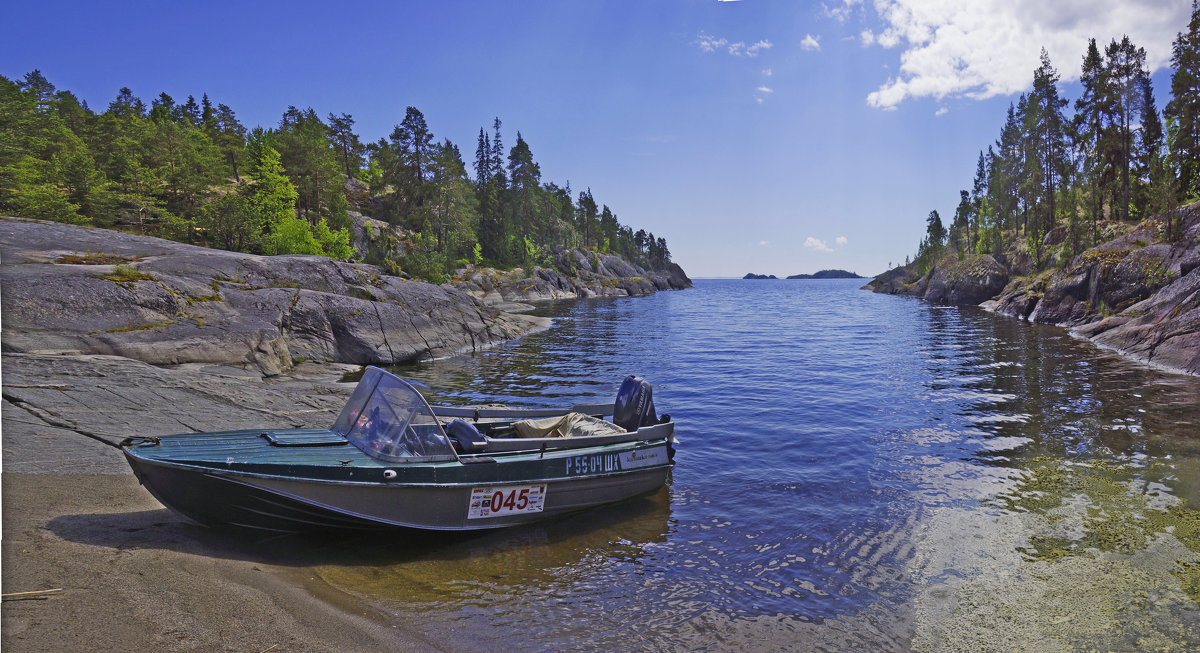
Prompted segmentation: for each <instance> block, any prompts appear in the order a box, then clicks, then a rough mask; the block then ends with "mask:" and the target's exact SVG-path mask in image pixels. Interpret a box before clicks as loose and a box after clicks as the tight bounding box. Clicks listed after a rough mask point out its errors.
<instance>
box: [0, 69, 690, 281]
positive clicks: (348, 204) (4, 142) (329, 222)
mask: <svg viewBox="0 0 1200 653" xmlns="http://www.w3.org/2000/svg"><path fill="white" fill-rule="evenodd" d="M500 127H501V123H500V120H499V119H498V118H497V119H496V120H495V122H494V124H493V125H492V130H491V131H490V132H488V131H485V130H484V129H480V133H479V134H480V135H479V142H478V145H477V148H476V153H475V160H474V162H473V169H474V173H475V174H474V178H472V177H471V176H470V175H469V174H468V171H467V166H466V164H465V163H464V161H463V158H462V153H461V152H460V150H459V148H458V146H457V145H455V144H454V143H452V142H451V141H450V140H448V139H443V140H440V141H439V140H437V139H435V138H434V135H433V134H432V132H431V131H430V129H429V127H428V125H427V124H426V121H425V117H424V116H423V115H422V114H421V112H420V111H418V110H417V109H416V108H414V107H408V109H407V110H406V112H405V114H404V118H403V120H401V122H400V123H399V124H398V125H396V126H395V128H394V129H393V131H392V133H391V134H390V136H389V137H388V138H385V139H380V140H379V141H377V142H375V143H370V144H364V143H363V142H362V141H361V139H360V138H359V136H358V135H357V134H356V133H355V131H354V119H353V117H352V116H351V115H349V114H346V113H342V114H332V113H331V114H329V115H328V116H327V118H326V119H324V120H323V119H322V118H321V117H320V116H318V115H317V114H316V112H315V111H313V110H312V109H311V108H309V109H303V110H301V109H298V108H296V107H289V108H288V110H287V111H286V112H285V113H284V114H283V117H282V118H281V119H280V121H279V124H278V125H277V126H276V127H275V128H273V129H263V128H259V127H256V128H254V129H251V130H247V128H246V127H245V126H244V125H242V124H241V123H240V122H239V121H238V119H237V116H236V115H235V114H234V111H233V110H232V109H231V108H229V107H228V106H226V105H224V104H217V105H215V106H214V105H213V103H212V102H211V101H210V100H209V98H208V96H207V95H202V96H201V99H200V100H199V101H197V100H196V99H195V98H194V97H193V96H189V97H188V98H187V100H186V101H184V102H178V101H176V100H175V99H174V98H172V97H171V96H169V95H167V94H166V93H162V94H160V95H159V96H158V97H157V98H155V99H154V100H152V101H151V103H150V106H146V104H145V103H144V102H142V100H140V99H139V98H137V97H135V96H134V95H133V93H132V92H131V91H130V90H129V89H127V88H123V89H121V91H120V92H119V93H118V94H117V96H116V98H115V99H113V101H112V102H110V103H109V105H108V107H107V108H106V109H105V110H104V111H102V112H99V113H97V112H95V111H93V110H92V109H91V108H89V107H88V106H87V103H86V102H81V101H79V99H78V98H76V97H75V95H74V94H72V93H71V92H69V91H65V90H64V91H60V90H57V89H56V88H55V87H54V86H53V85H52V84H51V83H50V82H49V81H48V80H46V78H45V77H44V76H43V75H42V74H41V73H40V72H39V71H36V70H35V71H33V72H31V73H29V74H27V75H25V77H24V78H23V79H21V80H15V81H14V80H9V79H6V78H4V77H0V213H3V214H6V215H16V216H21V217H30V218H41V219H48V220H56V221H62V222H71V223H76V224H91V225H96V226H101V227H112V228H122V229H127V230H131V231H137V232H139V233H144V234H152V235H158V236H163V237H167V238H173V239H176V240H183V241H187V242H195V243H200V244H206V245H211V246H218V247H223V248H226V249H233V250H238V251H247V252H262V253H268V254H275V253H308V254H324V255H327V256H333V257H338V258H345V257H349V256H351V255H352V253H353V250H352V249H351V248H350V246H349V234H350V227H351V219H350V217H349V213H348V212H349V210H351V209H355V210H358V211H360V212H362V213H365V214H368V215H371V216H372V217H375V218H378V219H380V220H385V221H387V222H388V223H390V224H392V225H395V226H399V227H402V228H404V229H405V230H406V233H408V234H409V235H408V236H407V240H406V242H404V243H403V247H401V248H399V250H400V251H403V252H404V254H403V256H402V257H401V258H400V260H398V261H397V260H390V261H372V262H378V263H384V264H387V265H388V267H389V268H391V269H393V271H395V270H397V269H401V268H402V269H403V270H405V271H407V272H409V273H411V274H414V275H416V276H422V277H426V278H432V279H441V278H444V277H445V274H446V273H447V272H450V271H451V270H453V269H454V268H455V267H463V266H465V265H466V264H467V263H475V264H481V263H488V264H492V265H496V266H500V267H509V266H513V265H534V264H549V263H550V262H551V261H552V260H553V253H554V250H555V248H557V247H585V248H592V249H594V250H596V251H598V252H602V253H615V254H619V255H622V256H624V257H625V258H626V259H628V260H631V261H635V262H638V263H640V264H642V265H645V266H648V267H654V268H661V267H664V266H665V265H666V264H667V263H668V262H669V261H670V253H669V251H668V250H667V245H666V241H665V240H664V239H663V238H661V237H659V238H656V237H655V236H654V235H653V234H649V233H646V232H645V231H644V230H640V229H639V230H637V231H636V232H635V231H634V230H633V229H632V228H631V227H628V226H625V225H622V224H621V223H620V222H619V221H618V220H617V216H616V214H615V213H613V212H612V210H611V209H609V207H607V206H602V207H600V208H598V206H597V203H596V201H595V199H594V198H593V197H592V193H591V190H590V189H588V190H587V191H584V192H581V193H579V195H578V197H577V198H576V197H574V196H573V195H572V191H571V187H570V184H569V183H568V184H566V185H565V186H561V187H560V186H558V185H557V184H554V183H549V182H545V181H543V180H542V174H541V169H540V167H539V166H538V164H537V162H536V161H535V160H534V158H533V153H532V150H531V149H530V146H529V144H528V143H527V142H526V141H525V139H524V138H523V137H522V136H521V134H520V133H519V132H518V133H517V135H516V142H515V143H514V144H513V146H512V147H511V148H510V149H508V150H507V151H506V150H505V148H504V146H503V144H502V135H501V130H500Z"/></svg>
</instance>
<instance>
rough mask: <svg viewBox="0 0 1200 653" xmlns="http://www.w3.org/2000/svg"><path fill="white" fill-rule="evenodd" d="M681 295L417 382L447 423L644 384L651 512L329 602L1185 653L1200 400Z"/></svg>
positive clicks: (556, 529) (466, 548)
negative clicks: (665, 428)
mask: <svg viewBox="0 0 1200 653" xmlns="http://www.w3.org/2000/svg"><path fill="white" fill-rule="evenodd" d="M860 283H861V282H859V281H832V280H819V281H817V280H814V281H790V282H789V281H776V282H771V281H761V282H752V281H741V280H736V281H735V280H699V281H697V282H696V288H695V289H693V290H689V291H685V292H664V293H659V294H657V295H655V296H653V297H648V298H637V299H618V300H589V301H580V302H564V303H559V304H555V305H550V306H544V307H541V308H539V309H538V310H537V312H538V313H539V314H543V315H547V316H550V317H552V318H554V325H553V327H552V328H551V329H549V330H548V331H545V332H541V333H537V334H533V335H529V336H527V337H525V338H523V339H521V340H519V341H516V342H514V343H511V344H509V345H508V346H505V347H503V348H500V349H496V350H492V351H488V352H485V353H481V354H478V355H473V356H464V357H459V358H455V359H451V360H443V361H436V362H432V363H425V364H420V365H415V366H406V367H403V368H400V369H399V370H398V371H399V373H400V374H401V375H403V376H405V377H407V378H410V379H413V380H417V381H420V382H422V383H424V384H426V385H427V386H429V390H428V392H427V394H428V395H429V396H430V399H431V400H434V401H438V402H445V403H478V402H485V401H502V402H505V403H509V404H513V405H530V406H535V405H536V406H544V405H560V404H570V403H572V402H597V401H608V400H611V398H612V397H613V396H614V395H615V393H616V389H617V386H618V385H619V383H620V381H621V379H622V378H623V377H624V376H625V375H626V374H630V373H636V374H640V375H642V376H644V377H645V378H646V379H647V380H649V381H650V382H651V383H652V384H653V385H654V399H655V403H656V404H657V407H658V409H659V410H660V411H661V412H669V413H671V415H672V416H673V417H674V418H675V421H676V424H677V435H678V437H679V439H680V441H681V445H680V447H679V453H678V455H677V457H676V467H675V469H674V471H673V474H672V477H671V479H670V481H669V483H668V486H667V487H665V488H663V489H662V490H661V491H660V492H657V493H655V494H653V495H651V496H648V497H645V498H641V499H637V500H633V501H629V502H625V503H622V504H619V505H616V506H611V507H607V508H603V509H600V510H595V511H590V512H586V513H581V514H577V515H574V516H571V517H568V518H565V519H560V520H556V521H552V522H548V523H545V524H542V525H537V526H533V527H529V528H522V529H519V530H514V531H506V532H500V533H495V534H489V535H483V536H475V537H468V538H455V539H450V540H445V539H433V540H429V541H419V542H415V543H406V542H397V541H396V540H395V539H389V540H385V541H362V542H352V543H350V544H349V545H348V547H349V548H348V549H345V550H344V551H343V553H344V555H342V556H340V557H338V558H337V562H335V563H325V564H320V565H318V566H317V567H316V571H317V573H318V574H319V575H320V577H321V578H323V579H324V580H325V581H327V582H329V583H330V584H332V585H334V586H336V587H338V588H341V589H343V590H345V591H348V592H351V593H352V594H355V595H357V596H359V597H361V598H363V599H364V600H366V601H367V602H368V603H370V604H373V605H375V606H377V607H378V608H379V609H380V610H381V611H382V612H383V613H384V614H385V615H386V616H387V617H386V618H390V619H394V620H395V622H396V623H397V624H398V625H401V626H403V627H406V628H409V629H414V630H416V631H418V632H422V633H425V634H427V636H428V637H429V639H430V640H431V641H433V642H437V643H445V644H448V645H449V646H450V647H451V648H467V649H498V648H507V649H511V650H564V649H621V650H629V649H638V650H685V649H734V648H743V649H745V648H748V649H752V650H762V649H794V650H824V649H828V650H845V649H856V650H909V649H917V650H971V651H979V650H1040V651H1048V650H1074V649H1088V648H1096V649H1101V650H1146V649H1164V650H1181V651H1183V650H1196V649H1200V604H1198V603H1197V601H1200V473H1198V471H1197V464H1198V463H1200V379H1196V378H1191V377H1184V376H1178V375H1172V374H1167V373H1163V372H1159V371H1156V370H1153V369H1149V368H1147V367H1146V366H1145V365H1141V364H1138V363H1134V362H1130V361H1127V360H1124V359H1122V358H1119V357H1117V356H1115V355H1112V354H1108V353H1105V352H1102V351H1100V350H1098V349H1096V348H1095V347H1093V346H1092V345H1090V344H1088V343H1086V342H1083V341H1079V340H1076V339H1074V338H1072V337H1070V336H1069V335H1067V334H1066V333H1065V332H1064V331H1063V330H1061V329H1055V328H1046V327H1037V326H1032V325H1028V324H1024V323H1021V322H1018V321H1016V320H1012V319H1010V318H1005V317H998V316H994V315H991V314H988V313H985V312H983V311H981V310H978V309H975V308H940V307H933V306H928V305H925V304H923V303H920V302H918V301H915V300H912V299H909V298H900V297H892V296H884V295H876V294H872V293H869V292H865V291H860V290H858V286H859V285H860Z"/></svg>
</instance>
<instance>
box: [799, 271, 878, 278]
mask: <svg viewBox="0 0 1200 653" xmlns="http://www.w3.org/2000/svg"><path fill="white" fill-rule="evenodd" d="M788 278H789V279H865V278H866V277H864V276H861V275H858V274H855V273H853V272H847V271H845V270H821V271H820V272H816V273H813V274H793V275H792V276H790V277H788Z"/></svg>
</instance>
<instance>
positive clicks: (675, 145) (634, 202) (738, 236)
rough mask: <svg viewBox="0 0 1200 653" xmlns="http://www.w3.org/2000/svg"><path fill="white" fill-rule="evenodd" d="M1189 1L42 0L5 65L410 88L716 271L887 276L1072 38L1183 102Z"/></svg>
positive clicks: (361, 106) (16, 5) (7, 72)
mask: <svg viewBox="0 0 1200 653" xmlns="http://www.w3.org/2000/svg"><path fill="white" fill-rule="evenodd" d="M1189 15H1190V2H1188V1H1187V0H1127V1H1125V2H1105V1H1103V0H1054V1H1053V2H1049V1H1047V0H971V1H966V0H826V1H825V2H782V1H770V0H740V1H726V2H720V1H717V0H589V1H582V0H578V1H577V0H531V1H527V2H516V1H513V0H486V1H478V2H473V1H472V2H468V1H441V2H421V3H417V2H378V3H371V2H346V3H340V4H329V3H315V2H307V1H303V0H296V1H292V2H287V3H275V2H256V3H246V2H208V3H200V2H193V3H183V2H162V1H155V2H140V3H138V2H94V1H93V2H74V3H73V2H54V1H42V2H28V1H26V0H7V1H6V2H5V3H4V5H3V6H2V7H0V22H3V23H4V24H5V25H6V29H5V34H6V38H5V39H3V40H0V74H2V75H4V76H6V77H9V78H10V79H14V78H19V77H21V76H22V75H24V74H25V73H26V72H28V71H30V70H32V69H34V68H37V69H40V70H41V71H42V72H43V73H44V74H45V75H46V76H47V77H48V78H49V79H50V81H51V82H52V83H54V84H55V85H56V86H58V87H59V88H62V89H69V90H71V91H73V92H75V93H76V95H78V96H79V97H80V98H81V99H84V100H86V101H87V102H88V103H89V105H90V106H91V107H92V108H93V109H96V110H103V109H104V108H105V107H106V106H107V104H108V102H109V101H110V100H111V99H112V98H113V97H114V96H115V95H116V93H117V91H118V89H120V88H121V87H122V86H128V87H130V88H131V89H133V91H134V93H135V94H136V95H138V96H139V97H141V98H142V99H143V100H145V101H147V102H149V100H150V99H152V98H154V97H156V96H157V95H158V93H160V92H162V91H166V92H167V93H168V94H170V95H172V96H173V97H175V98H176V99H179V100H182V99H185V98H186V97H187V96H188V95H189V94H192V95H195V96H197V98H199V96H200V95H201V94H202V93H205V92H207V93H208V95H209V97H210V98H212V100H213V101H214V102H222V103H225V104H228V105H230V106H231V107H232V108H233V109H234V110H235V111H236V112H237V113H238V116H239V118H240V119H241V120H242V122H243V123H245V124H247V125H249V126H254V125H262V126H273V125H275V124H276V123H277V122H278V120H279V118H280V116H281V115H282V113H283V112H284V110H286V109H287V107H288V106H289V105H297V106H299V107H301V108H303V107H308V106H311V107H313V108H314V109H315V110H316V111H317V112H318V113H319V114H320V115H322V116H324V115H326V114H327V113H330V112H335V113H343V112H344V113H349V114H351V115H353V116H354V118H355V120H356V128H357V130H358V132H359V134H360V135H361V136H362V137H363V138H364V140H377V139H379V138H380V137H384V136H387V135H388V134H389V133H390V132H391V129H392V126H393V125H394V124H396V123H398V122H399V121H400V120H401V119H402V118H403V117H404V110H405V107H407V106H410V105H411V106H415V107H417V108H418V109H420V110H421V111H422V112H423V113H424V114H425V117H426V119H427V121H428V123H429V125H430V128H431V129H432V130H433V132H434V135H435V137H437V138H438V139H442V138H449V139H450V140H452V141H454V142H455V143H457V144H458V145H459V147H460V148H461V149H462V151H463V155H464V157H465V158H467V159H468V160H469V159H470V157H471V155H472V154H473V152H474V149H475V138H476V135H477V134H478V131H479V128H480V127H482V126H487V127H489V128H490V125H491V121H492V118H493V117H494V116H499V117H500V119H501V120H502V121H503V123H504V127H503V135H504V143H505V145H506V147H507V146H511V145H512V144H513V143H514V142H515V140H516V132H517V131H518V130H519V131H520V132H521V134H522V135H523V137H524V138H525V140H526V141H528V142H529V145H530V148H531V149H532V151H533V154H534V157H535V158H536V159H537V161H538V162H539V163H540V164H541V168H542V175H543V179H544V180H546V181H554V182H557V183H559V184H563V183H566V182H567V181H570V183H571V185H572V188H573V189H574V190H575V191H579V190H583V189H584V188H585V187H590V188H591V189H592V192H593V194H594V195H595V197H596V199H597V201H598V202H601V203H604V204H607V205H608V206H609V207H611V208H612V210H613V211H614V212H616V214H617V216H618V218H619V219H620V220H621V221H622V222H623V223H626V224H629V225H632V226H633V227H634V228H645V229H647V230H649V231H653V232H654V233H655V234H656V235H658V236H664V237H666V239H667V242H668V245H669V246H670V248H671V252H672V254H673V257H674V259H675V260H676V261H677V262H679V263H680V264H681V265H682V266H683V267H684V269H685V270H687V271H688V273H689V274H691V275H692V276H700V277H703V276H741V275H743V274H745V273H746V272H758V273H767V274H776V275H780V276H784V275H788V274H795V273H799V272H810V273H811V272H815V271H817V270H820V269H824V268H844V269H849V270H854V271H857V272H859V273H860V274H864V275H869V274H876V273H878V272H881V271H883V269H884V268H885V266H886V265H887V264H888V263H889V262H890V263H896V262H900V261H902V260H903V259H904V257H905V256H906V255H908V254H911V253H913V251H914V250H915V249H916V245H917V242H918V241H919V240H920V237H921V234H922V232H923V229H924V220H925V216H926V215H927V214H928V213H929V211H930V210H931V209H937V210H938V211H939V212H940V213H941V214H942V215H943V217H944V218H948V217H949V216H950V215H952V214H953V211H954V207H955V205H956V204H957V202H958V189H960V188H967V187H969V185H970V183H971V179H972V177H973V175H974V172H975V162H976V159H977V157H978V154H979V151H980V149H983V148H986V147H987V145H988V143H990V142H992V141H994V140H995V139H996V137H997V135H998V133H999V130H1000V127H1001V124H1002V122H1003V119H1004V112H1005V110H1006V108H1007V107H1008V104H1009V103H1010V102H1013V101H1015V100H1016V97H1017V95H1018V94H1019V93H1020V92H1021V91H1023V90H1026V89H1027V87H1028V84H1029V82H1030V81H1031V79H1032V76H1033V69H1034V68H1035V67H1036V66H1037V57H1038V52H1039V49H1040V48H1041V47H1046V49H1047V51H1048V52H1049V53H1050V57H1051V60H1052V61H1053V62H1054V64H1055V65H1056V66H1057V67H1058V69H1059V70H1060V72H1061V73H1062V76H1063V79H1064V85H1063V91H1064V93H1065V94H1066V95H1067V96H1068V97H1069V98H1072V99H1073V98H1074V97H1075V96H1076V94H1077V92H1076V88H1075V84H1073V83H1072V80H1073V79H1074V78H1075V77H1076V76H1077V74H1078V68H1079V63H1080V61H1081V59H1082V56H1083V52H1084V49H1085V48H1086V46H1087V38H1088V37H1095V38H1097V39H1098V40H1099V41H1100V42H1101V43H1102V44H1103V43H1107V42H1108V41H1109V40H1111V39H1112V38H1119V37H1120V36H1121V35H1122V34H1124V33H1128V34H1129V35H1130V37H1131V38H1132V39H1133V40H1134V42H1135V43H1136V44H1137V45H1140V46H1143V47H1145V48H1146V50H1147V55H1148V61H1149V63H1150V65H1151V67H1152V68H1153V69H1154V70H1155V71H1156V73H1155V75H1154V77H1153V80H1154V82H1155V91H1156V96H1157V98H1158V101H1159V102H1160V104H1161V103H1165V101H1166V99H1167V94H1168V85H1169V74H1170V71H1169V68H1168V65H1169V64H1168V59H1169V57H1170V46H1171V42H1172V40H1173V39H1174V37H1175V34H1176V33H1177V32H1179V31H1180V30H1182V29H1184V27H1185V26H1186V23H1187V19H1188V16H1189Z"/></svg>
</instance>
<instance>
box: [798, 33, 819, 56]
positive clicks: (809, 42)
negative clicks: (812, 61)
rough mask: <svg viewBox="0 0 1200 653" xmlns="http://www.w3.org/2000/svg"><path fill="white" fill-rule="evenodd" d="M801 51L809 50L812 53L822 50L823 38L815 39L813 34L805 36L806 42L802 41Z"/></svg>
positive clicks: (816, 37)
mask: <svg viewBox="0 0 1200 653" xmlns="http://www.w3.org/2000/svg"><path fill="white" fill-rule="evenodd" d="M800 49H801V50H808V51H810V52H811V51H813V50H820V49H821V37H820V36H815V37H814V36H813V35H812V34H805V35H804V40H803V41H800Z"/></svg>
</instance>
